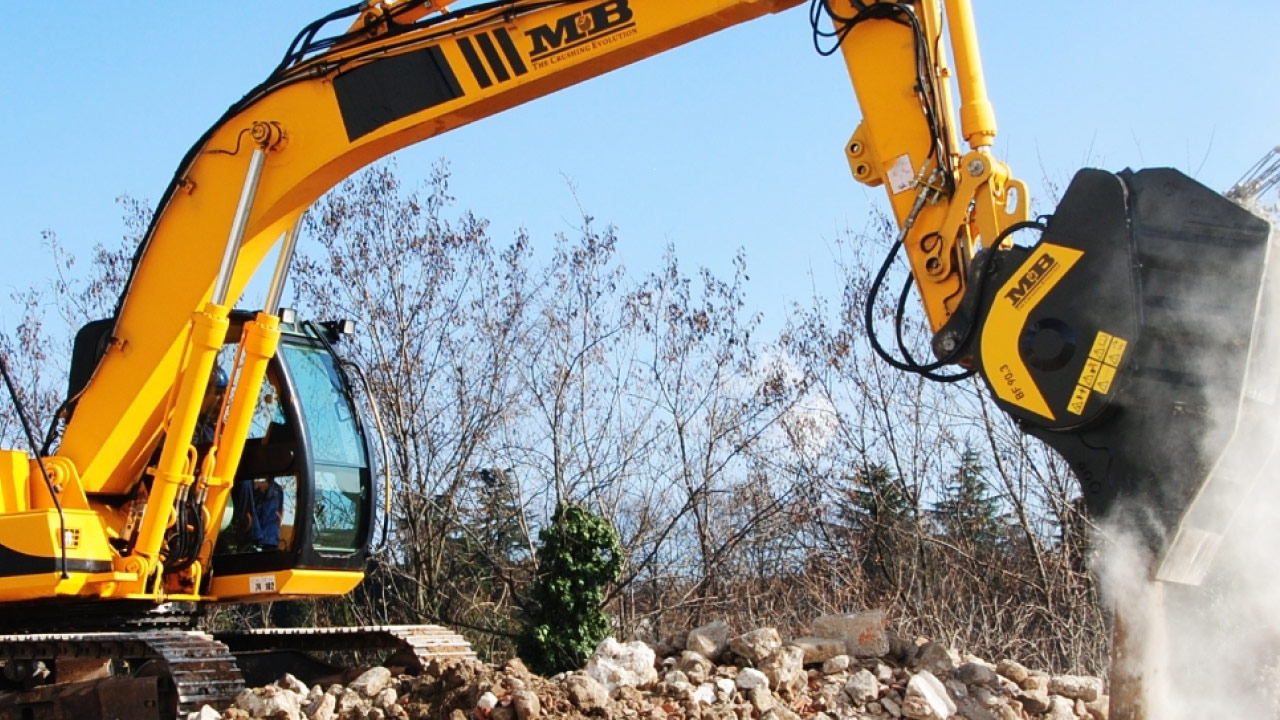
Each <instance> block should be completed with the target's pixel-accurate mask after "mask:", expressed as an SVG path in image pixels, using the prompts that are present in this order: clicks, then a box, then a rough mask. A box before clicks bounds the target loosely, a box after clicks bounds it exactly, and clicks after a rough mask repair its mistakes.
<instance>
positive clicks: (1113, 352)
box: [1099, 333, 1129, 367]
mask: <svg viewBox="0 0 1280 720" xmlns="http://www.w3.org/2000/svg"><path fill="white" fill-rule="evenodd" d="M1099 334H1101V333H1099ZM1127 347H1129V343H1127V342H1125V341H1124V340H1123V339H1121V338H1118V337H1113V338H1111V344H1110V345H1109V346H1107V356H1106V357H1104V358H1103V362H1105V363H1107V364H1108V365H1113V366H1115V367H1120V361H1121V360H1123V359H1124V351H1125V348H1127Z"/></svg>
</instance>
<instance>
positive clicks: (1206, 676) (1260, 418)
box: [1095, 208, 1280, 720]
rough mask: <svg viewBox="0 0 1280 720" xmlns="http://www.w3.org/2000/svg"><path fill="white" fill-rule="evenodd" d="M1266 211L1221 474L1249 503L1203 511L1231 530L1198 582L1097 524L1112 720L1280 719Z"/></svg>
mask: <svg viewBox="0 0 1280 720" xmlns="http://www.w3.org/2000/svg"><path fill="white" fill-rule="evenodd" d="M1254 209H1255V211H1257V209H1256V208H1254ZM1259 214H1265V213H1259ZM1271 218H1272V223H1273V228H1272V234H1271V257H1270V261H1269V265H1270V269H1269V271H1268V273H1267V277H1266V280H1265V283H1266V285H1267V287H1265V288H1264V291H1263V299H1262V303H1261V306H1260V310H1261V312H1260V320H1259V328H1258V329H1257V334H1255V337H1254V342H1253V356H1252V358H1251V363H1250V376H1249V381H1248V383H1249V384H1248V387H1247V389H1246V400H1245V402H1244V405H1243V409H1242V416H1241V417H1242V419H1241V421H1240V424H1239V426H1238V427H1237V428H1236V437H1235V439H1234V440H1233V441H1232V443H1231V444H1230V446H1229V449H1228V454H1227V455H1225V456H1224V457H1223V458H1222V460H1221V461H1220V462H1219V464H1218V466H1217V469H1216V470H1215V474H1216V475H1217V476H1218V477H1223V476H1227V477H1224V478H1223V480H1224V483H1223V484H1224V485H1226V486H1227V487H1229V489H1230V491H1229V492H1227V493H1223V494H1224V495H1229V496H1233V497H1236V498H1243V502H1218V503H1210V505H1211V506H1213V510H1212V512H1213V514H1214V515H1216V517H1203V516H1202V517H1201V519H1203V520H1208V523H1207V524H1208V525H1209V526H1217V527H1224V528H1226V530H1225V533H1224V534H1223V536H1222V540H1221V545H1220V546H1219V547H1218V550H1217V552H1216V554H1215V555H1214V560H1213V561H1212V563H1211V564H1210V565H1208V569H1207V572H1206V573H1205V575H1204V579H1203V582H1202V583H1200V584H1199V585H1195V586H1193V585H1183V584H1177V583H1165V582H1157V581H1154V580H1152V577H1153V573H1154V569H1155V565H1154V562H1153V561H1154V559H1153V558H1152V557H1151V556H1150V554H1149V552H1148V551H1147V550H1146V549H1145V546H1144V545H1143V544H1142V543H1141V542H1140V541H1138V540H1137V539H1136V537H1134V536H1133V535H1132V533H1131V532H1128V531H1127V530H1126V528H1122V527H1115V526H1114V525H1111V526H1108V525H1106V524H1105V523H1104V524H1103V525H1102V526H1101V527H1100V532H1099V535H1100V538H1099V542H1098V547H1099V556H1098V559H1097V562H1096V564H1095V567H1096V570H1097V573H1098V577H1099V582H1100V586H1101V589H1102V595H1103V602H1104V603H1106V604H1107V606H1108V607H1109V608H1110V609H1112V610H1114V613H1115V615H1114V618H1115V622H1116V626H1117V632H1116V635H1115V642H1116V645H1115V650H1114V652H1115V655H1114V656H1113V669H1112V677H1111V685H1112V688H1111V695H1112V712H1111V716H1110V717H1111V720H1192V719H1193V718H1195V719H1196V720H1202V719H1204V718H1280V472H1277V469H1278V466H1280V462H1278V461H1277V458H1276V457H1275V455H1276V447H1277V445H1280V434H1277V433H1278V431H1280V401H1278V400H1280V392H1277V390H1278V389H1280V341H1278V340H1280V247H1277V242H1278V238H1277V233H1276V230H1275V227H1274V225H1275V222H1276V221H1275V216H1274V212H1273V213H1271ZM1237 410H1238V408H1236V407H1230V408H1221V409H1216V408H1215V412H1219V411H1220V414H1221V415H1222V417H1221V418H1219V419H1217V421H1218V422H1225V423H1231V422H1234V420H1235V416H1236V415H1235V414H1236V412H1237ZM1250 485H1252V487H1249V486H1250ZM1139 693H1140V694H1139Z"/></svg>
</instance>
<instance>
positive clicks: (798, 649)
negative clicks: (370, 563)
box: [190, 612, 1107, 720]
mask: <svg viewBox="0 0 1280 720" xmlns="http://www.w3.org/2000/svg"><path fill="white" fill-rule="evenodd" d="M811 631H812V634H811V635H810V636H809V637H802V638H796V639H793V640H787V641H784V640H783V639H782V637H781V635H780V634H779V633H778V631H777V630H775V629H774V628H768V627H765V628H758V629H754V630H751V631H750V632H745V633H741V634H734V633H732V632H731V630H730V628H729V626H728V625H727V624H726V623H724V622H715V623H712V624H710V625H707V626H705V627H700V628H697V629H695V630H693V631H691V632H690V633H688V635H687V637H684V638H680V640H681V642H674V641H670V640H669V641H667V642H665V643H659V644H658V646H656V647H653V646H649V645H646V644H645V643H641V642H632V643H625V644H624V643H619V642H617V641H615V640H613V639H612V638H611V639H608V640H606V641H605V642H603V643H601V645H600V647H599V648H597V650H596V652H595V654H594V655H593V656H592V658H591V659H590V661H589V662H588V663H587V666H586V667H585V668H584V669H582V670H580V671H576V672H571V673H562V674H560V675H557V676H554V677H551V678H543V677H539V676H537V675H533V674H531V673H530V672H529V671H528V670H527V669H526V668H525V666H524V664H523V663H521V662H520V661H519V660H512V661H510V662H508V663H506V664H505V665H501V666H495V665H487V664H484V663H480V662H476V661H449V662H438V663H432V664H431V665H430V666H429V667H427V668H425V670H424V672H423V673H421V674H420V675H417V676H407V675H403V676H399V677H394V676H393V675H392V673H391V671H390V670H387V669H386V668H381V667H377V668H373V669H371V670H368V671H367V672H365V673H364V674H362V675H360V676H359V677H357V678H356V679H355V680H353V681H351V682H349V683H347V684H345V685H342V684H332V685H328V686H326V687H321V686H318V685H317V686H314V687H307V686H306V685H305V684H304V683H302V682H300V681H298V680H297V679H295V678H293V677H291V676H285V677H284V678H283V679H281V680H279V681H278V682H276V683H273V684H272V685H268V686H266V687H262V688H254V689H251V690H245V691H244V692H242V693H241V694H240V696H239V697H238V698H237V699H236V701H235V704H234V706H233V707H231V708H230V709H228V710H226V711H224V712H222V713H219V712H217V711H216V710H214V709H212V708H209V707H206V708H204V709H202V710H201V712H200V713H192V714H191V716H190V718H194V719H195V720H251V719H256V718H275V719H277V720H390V719H397V720H404V719H412V720H426V719H428V718H432V719H434V718H440V719H442V720H541V719H542V718H602V719H604V720H624V719H627V720H629V719H631V718H636V719H637V720H650V719H652V720H756V719H758V720H900V719H903V718H905V719H906V720H948V719H950V720H955V719H957V718H959V719H962V720H1106V718H1107V696H1106V695H1104V694H1103V684H1102V681H1101V680H1100V679H1099V678H1095V677H1085V676H1074V675H1049V674H1046V673H1041V672H1036V671H1033V670H1029V669H1027V668H1026V667H1023V666H1022V665H1020V664H1019V663H1017V662H1015V661H1012V660H1001V661H1000V662H998V663H990V662H987V661H985V660H982V659H979V658H976V657H973V656H961V655H960V654H959V653H958V652H956V651H955V650H953V649H951V648H949V647H946V646H945V645H942V644H939V643H936V642H930V641H928V640H925V639H923V638H921V639H918V640H914V641H911V640H908V639H905V638H901V637H898V636H896V635H894V634H893V633H891V632H889V631H888V630H887V628H886V623H885V618H884V615H883V613H879V612H868V613H858V614H854V615H841V616H826V617H823V618H818V619H817V620H815V621H814V622H813V623H812V625H811Z"/></svg>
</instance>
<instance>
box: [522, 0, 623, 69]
mask: <svg viewBox="0 0 1280 720" xmlns="http://www.w3.org/2000/svg"><path fill="white" fill-rule="evenodd" d="M633 17H635V13H633V12H632V11H631V7H630V5H629V0H609V2H602V3H600V4H599V5H595V6H592V7H589V8H587V9H586V10H583V11H582V12H577V13H573V14H571V15H565V16H564V17H562V18H560V19H559V20H556V22H555V24H548V25H539V26H538V27H535V28H533V29H532V30H529V31H527V32H526V33H525V35H526V36H528V38H529V39H530V40H532V41H533V51H532V52H531V53H530V54H529V59H530V60H538V59H539V58H542V57H545V56H547V55H552V54H554V53H556V52H558V51H560V50H567V49H569V48H571V47H575V46H577V45H579V44H581V43H583V42H584V41H586V40H589V39H591V38H595V37H599V36H601V35H604V34H606V33H609V32H612V31H614V30H619V29H621V28H622V27H624V26H626V25H627V24H628V23H630V22H631V20H632V18H633Z"/></svg>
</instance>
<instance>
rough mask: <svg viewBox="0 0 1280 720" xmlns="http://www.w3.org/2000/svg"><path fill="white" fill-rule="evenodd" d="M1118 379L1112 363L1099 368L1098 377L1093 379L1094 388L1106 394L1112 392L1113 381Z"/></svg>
mask: <svg viewBox="0 0 1280 720" xmlns="http://www.w3.org/2000/svg"><path fill="white" fill-rule="evenodd" d="M1115 379H1116V369H1115V368H1113V367H1111V366H1110V365H1103V366H1102V367H1100V368H1098V379H1097V380H1094V381H1093V389H1094V390H1096V391H1098V392H1099V393H1101V394H1103V395H1106V394H1107V393H1109V392H1111V381H1112V380H1115Z"/></svg>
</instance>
